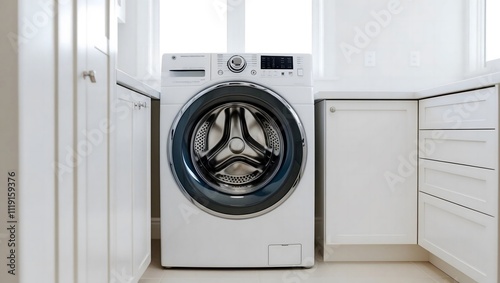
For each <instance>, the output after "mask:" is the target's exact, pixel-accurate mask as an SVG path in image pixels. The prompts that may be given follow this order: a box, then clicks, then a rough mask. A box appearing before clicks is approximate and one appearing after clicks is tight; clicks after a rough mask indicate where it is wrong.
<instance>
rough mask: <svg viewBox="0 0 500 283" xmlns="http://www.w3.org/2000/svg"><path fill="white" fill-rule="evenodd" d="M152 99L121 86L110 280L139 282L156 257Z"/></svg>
mask: <svg viewBox="0 0 500 283" xmlns="http://www.w3.org/2000/svg"><path fill="white" fill-rule="evenodd" d="M150 102H151V100H150V98H148V97H145V96H143V95H140V94H138V93H136V92H133V91H131V90H128V89H126V88H124V87H121V86H117V103H116V105H115V107H116V108H115V110H116V117H115V119H116V120H115V125H116V127H115V131H114V133H115V136H114V137H115V139H114V140H115V142H114V143H113V144H112V147H111V149H112V150H113V151H114V153H115V154H114V156H115V163H114V164H115V186H114V187H113V188H112V190H111V203H112V206H111V226H110V230H111V231H110V237H111V241H110V245H111V257H112V258H111V260H110V262H111V278H112V279H114V280H115V281H117V282H121V281H120V280H122V281H123V280H125V279H126V282H138V281H139V279H140V277H141V275H142V274H143V273H144V271H145V270H146V268H147V266H148V265H149V263H150V261H151V180H150V175H151V174H150V172H151V169H150V166H151V165H150V164H151V161H150V160H151V159H150V158H151V150H150V147H151V146H150V144H151V104H150Z"/></svg>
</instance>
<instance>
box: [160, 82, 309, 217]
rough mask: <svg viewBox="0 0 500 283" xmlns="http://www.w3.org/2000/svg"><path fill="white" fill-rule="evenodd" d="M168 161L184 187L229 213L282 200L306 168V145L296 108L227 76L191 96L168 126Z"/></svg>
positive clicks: (203, 204)
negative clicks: (225, 81)
mask: <svg viewBox="0 0 500 283" xmlns="http://www.w3.org/2000/svg"><path fill="white" fill-rule="evenodd" d="M168 147H169V148H168V153H169V161H170V166H171V169H172V173H173V174H174V176H175V178H176V180H177V182H178V183H179V185H180V187H181V188H182V190H183V193H184V194H185V195H186V197H188V198H189V199H190V200H191V201H192V202H193V203H195V204H196V205H198V206H199V207H200V208H202V209H203V210H205V211H207V212H209V213H211V214H214V215H217V216H221V217H226V218H248V217H254V216H257V215H261V214H263V213H266V212H267V211H270V210H271V209H273V208H275V207H276V206H278V205H279V204H280V203H282V202H283V201H284V200H285V199H286V198H287V197H288V196H289V195H290V194H291V193H292V192H293V190H294V188H295V186H296V184H297V182H298V180H299V179H300V176H301V174H302V171H303V168H304V165H305V160H306V147H305V135H304V130H303V128H302V124H301V122H300V120H299V119H298V116H297V114H296V113H295V112H294V110H293V109H292V107H291V106H290V105H289V104H288V103H287V102H286V101H285V100H284V99H283V98H281V97H280V96H279V95H278V94H276V93H274V92H273V91H271V90H269V89H266V88H264V87H262V86H258V85H255V84H249V83H245V82H230V83H224V84H219V85H216V86H213V87H211V88H209V89H206V90H204V91H203V92H201V93H199V94H198V95H196V96H195V97H193V98H192V99H191V100H190V101H189V102H188V103H187V104H186V105H185V106H184V107H183V108H182V111H181V112H180V113H179V114H178V116H177V118H176V120H175V122H174V125H173V127H172V129H171V132H170V139H169V145H168Z"/></svg>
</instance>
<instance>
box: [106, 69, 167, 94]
mask: <svg viewBox="0 0 500 283" xmlns="http://www.w3.org/2000/svg"><path fill="white" fill-rule="evenodd" d="M116 84H118V85H121V86H123V87H126V88H128V89H131V90H133V91H136V92H138V93H140V94H142V95H145V96H148V97H150V98H152V99H160V91H159V90H156V89H154V88H153V87H151V86H149V85H147V84H145V83H143V82H141V81H139V80H137V79H135V78H133V77H132V76H130V75H129V74H127V73H125V72H123V71H121V70H118V69H116Z"/></svg>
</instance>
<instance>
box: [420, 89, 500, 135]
mask: <svg viewBox="0 0 500 283" xmlns="http://www.w3.org/2000/svg"><path fill="white" fill-rule="evenodd" d="M419 117H420V118H419V120H420V121H419V122H420V129H496V128H497V126H498V89H497V88H496V87H490V88H485V89H479V90H474V91H468V92H462V93H457V94H451V95H445V96H440V97H434V98H428V99H423V100H421V101H420V104H419Z"/></svg>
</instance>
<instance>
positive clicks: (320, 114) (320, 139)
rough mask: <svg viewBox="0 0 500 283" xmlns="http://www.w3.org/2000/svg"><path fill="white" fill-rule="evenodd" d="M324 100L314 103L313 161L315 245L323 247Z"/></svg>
mask: <svg viewBox="0 0 500 283" xmlns="http://www.w3.org/2000/svg"><path fill="white" fill-rule="evenodd" d="M325 104H326V102H325V101H320V102H317V103H316V105H315V133H316V141H315V162H316V172H315V174H316V180H315V181H316V196H315V197H316V200H315V222H316V223H315V239H316V245H317V246H318V247H319V248H320V249H323V247H324V243H325V242H324V191H325V123H326V122H325Z"/></svg>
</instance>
